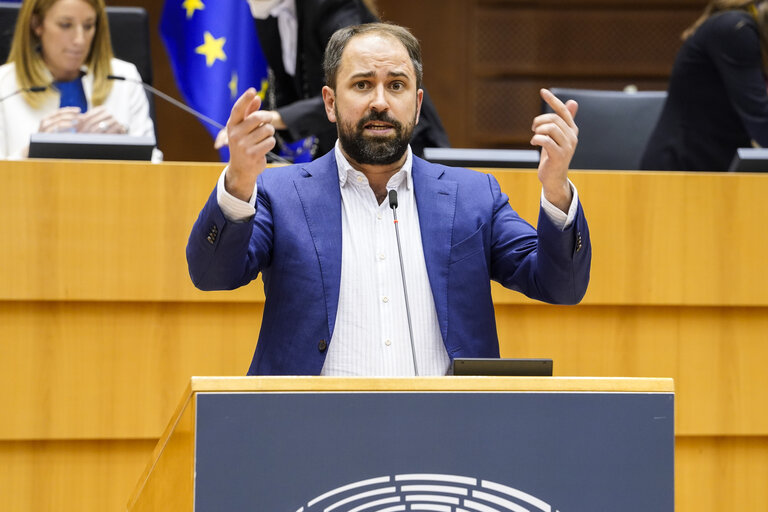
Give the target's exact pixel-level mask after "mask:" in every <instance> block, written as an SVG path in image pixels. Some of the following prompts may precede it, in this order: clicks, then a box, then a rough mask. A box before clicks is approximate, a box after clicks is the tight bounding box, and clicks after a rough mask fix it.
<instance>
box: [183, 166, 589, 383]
mask: <svg viewBox="0 0 768 512" xmlns="http://www.w3.org/2000/svg"><path fill="white" fill-rule="evenodd" d="M412 173H413V174H412V176H413V186H414V193H415V195H416V204H417V207H418V212H419V224H420V226H421V237H422V244H423V247H424V258H425V261H426V266H427V274H428V276H429V282H430V286H431V288H432V295H433V297H434V300H435V307H436V310H437V317H438V321H439V324H440V332H441V334H442V338H443V342H444V343H445V348H446V350H447V351H448V354H449V356H450V357H451V358H453V357H498V356H499V345H498V338H497V334H496V322H495V316H494V308H493V300H492V298H491V285H490V281H491V280H492V279H493V280H495V281H498V282H499V283H501V284H502V285H503V286H505V287H507V288H511V289H513V290H518V291H520V292H522V293H524V294H526V295H528V296H529V297H532V298H534V299H538V300H542V301H545V302H550V303H558V304H574V303H577V302H579V301H580V300H581V298H582V297H583V295H584V293H585V292H586V289H587V283H588V282H589V269H590V261H591V253H592V251H591V246H590V242H589V231H588V228H587V222H586V219H585V218H584V214H583V212H582V210H581V205H579V207H578V214H577V216H576V220H575V221H574V222H573V224H572V225H571V226H570V227H569V228H568V229H566V230H564V231H560V230H559V229H557V228H556V227H555V226H554V225H553V224H552V223H551V221H550V220H549V218H548V217H547V215H546V214H544V213H542V214H540V215H539V222H538V232H537V230H536V229H534V228H533V227H532V226H531V225H530V224H528V223H527V222H525V221H524V220H522V219H521V218H520V217H519V216H518V215H517V213H515V212H514V211H513V210H512V208H511V207H510V205H509V202H508V198H507V196H506V195H505V194H503V193H502V192H501V190H500V188H499V184H498V182H497V181H496V179H495V178H494V177H493V176H492V175H489V174H483V173H479V172H475V171H470V170H468V169H460V168H455V167H445V166H441V165H434V164H431V163H428V162H426V161H424V160H421V159H419V158H416V157H414V159H413V170H412ZM341 244H342V227H341V192H340V189H339V177H338V170H337V167H336V160H335V157H334V152H330V153H328V154H326V155H325V156H323V157H321V158H319V159H318V160H315V161H314V162H311V163H308V164H297V165H292V166H289V167H276V168H270V169H267V170H265V171H264V173H262V174H261V175H260V176H259V179H258V193H257V201H256V215H255V217H254V219H253V221H251V222H245V223H231V222H228V221H227V220H226V219H225V217H224V215H223V214H222V212H221V210H220V208H219V206H218V202H217V200H216V191H215V190H214V191H213V193H212V195H211V196H210V198H209V200H208V202H207V204H206V205H205V207H204V208H203V210H202V211H201V212H200V216H199V218H198V219H197V222H196V223H195V225H194V227H193V228H192V232H191V234H190V237H189V242H188V244H187V261H188V264H189V272H190V275H191V277H192V281H193V282H194V284H195V286H197V287H198V288H200V289H203V290H221V289H233V288H237V287H239V286H243V285H245V284H247V283H249V282H250V281H252V280H253V279H255V278H256V277H257V276H258V274H259V272H261V273H262V276H263V280H264V291H265V294H266V303H265V306H264V315H263V318H262V323H261V332H260V334H259V341H258V344H257V346H256V353H255V354H254V357H253V361H252V363H251V367H250V369H249V371H248V374H249V375H265V374H294V375H316V374H319V373H320V370H321V369H322V367H323V363H324V361H325V354H326V351H327V350H326V349H327V346H328V343H329V341H330V340H331V337H332V336H333V329H334V326H335V323H336V310H337V307H338V302H339V287H340V282H341V264H342V262H341Z"/></svg>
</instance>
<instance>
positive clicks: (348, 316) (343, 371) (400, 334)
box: [322, 142, 450, 376]
mask: <svg viewBox="0 0 768 512" xmlns="http://www.w3.org/2000/svg"><path fill="white" fill-rule="evenodd" d="M335 151H336V163H337V166H338V169H339V185H340V187H341V226H342V235H341V236H342V244H341V247H342V249H341V254H342V256H341V261H342V266H341V289H340V293H339V308H338V312H337V314H336V327H335V328H334V330H333V336H332V337H331V343H330V344H329V345H328V354H327V356H326V358H325V365H324V366H323V371H322V375H368V376H398V375H400V376H408V375H414V367H413V357H412V351H411V342H410V336H409V332H408V318H407V313H406V309H405V298H404V295H403V280H402V278H401V274H400V260H399V258H398V251H397V239H396V237H395V227H394V223H393V219H394V217H393V212H392V209H391V208H390V207H389V201H387V200H385V201H384V202H383V203H382V204H378V203H377V201H376V196H375V195H374V193H373V190H372V189H371V187H370V185H369V184H368V179H367V178H366V177H365V175H364V174H363V173H361V172H359V171H356V170H354V169H353V168H352V166H351V165H350V164H349V162H347V160H346V158H344V155H343V154H342V152H341V150H340V149H339V144H338V142H337V143H336V149H335ZM412 162H413V158H412V156H411V151H410V149H409V150H408V155H407V158H406V161H405V165H403V167H402V169H401V170H400V171H398V172H397V173H395V174H394V175H393V176H392V177H391V178H390V179H389V182H388V183H387V190H390V189H394V190H396V191H397V197H398V208H397V219H398V225H399V229H400V243H401V247H402V251H403V266H404V268H405V278H406V287H407V289H408V301H409V305H410V309H411V320H412V323H413V338H414V342H415V343H414V345H415V350H416V364H417V366H418V372H419V375H445V373H446V371H447V370H448V365H449V363H450V358H449V357H448V353H447V352H446V350H445V345H444V344H443V338H442V336H441V334H440V326H439V324H438V321H437V311H436V310H435V301H434V299H433V298H432V289H431V288H430V286H429V278H428V276H427V266H426V263H425V261H424V251H423V248H422V245H421V231H420V230H419V214H418V211H417V209H416V197H415V195H414V193H413V181H412V179H411V164H412Z"/></svg>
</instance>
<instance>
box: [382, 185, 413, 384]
mask: <svg viewBox="0 0 768 512" xmlns="http://www.w3.org/2000/svg"><path fill="white" fill-rule="evenodd" d="M389 207H390V208H392V216H393V217H394V224H395V237H396V238H397V256H398V257H399V258H400V277H402V279H403V296H404V297H405V314H406V316H407V317H408V334H409V335H410V339H411V356H412V360H413V373H414V374H415V375H416V376H417V377H418V376H419V367H418V366H417V365H416V344H415V343H414V341H413V324H412V323H411V308H410V307H409V306H408V288H406V286H405V267H404V266H403V250H402V248H401V247H400V229H399V228H398V225H397V224H398V222H397V191H396V190H394V189H392V190H390V191H389Z"/></svg>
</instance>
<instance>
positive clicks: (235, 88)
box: [160, 0, 267, 161]
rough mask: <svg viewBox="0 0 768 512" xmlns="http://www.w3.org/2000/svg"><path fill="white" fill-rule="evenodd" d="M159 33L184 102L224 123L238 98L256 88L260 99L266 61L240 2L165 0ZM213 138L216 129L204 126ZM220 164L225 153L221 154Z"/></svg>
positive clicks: (250, 20)
mask: <svg viewBox="0 0 768 512" xmlns="http://www.w3.org/2000/svg"><path fill="white" fill-rule="evenodd" d="M160 34H161V36H162V38H163V41H164V43H165V47H166V50H167V51H168V56H169V57H170V60H171V66H172V68H173V73H174V77H175V78H176V83H177V85H178V87H179V90H180V91H181V93H182V95H183V96H184V100H185V101H186V103H187V104H188V105H189V106H191V107H192V108H194V109H195V110H198V111H200V112H202V113H203V114H205V115H206V116H208V117H210V118H211V119H213V120H215V121H217V122H219V123H221V124H226V122H227V119H228V118H229V112H230V110H231V109H232V106H233V105H234V104H235V101H236V100H237V98H238V97H240V95H241V94H242V93H243V92H244V91H245V90H246V89H247V88H248V87H255V88H256V90H258V91H259V95H260V96H261V98H262V100H263V99H264V94H265V92H266V89H267V63H266V59H265V58H264V54H263V53H262V51H261V46H260V45H259V40H258V38H257V37H256V27H255V25H254V22H253V17H252V16H251V12H250V10H249V8H248V3H247V2H245V1H244V0H166V2H165V5H164V7H163V14H162V19H161V21H160ZM204 124H205V127H206V129H207V130H208V131H209V132H210V133H211V135H212V136H213V137H215V136H216V134H217V133H218V131H219V129H218V128H216V127H214V126H211V125H210V124H208V123H204ZM221 158H222V161H227V160H229V151H228V150H227V149H226V148H224V149H223V150H222V151H221Z"/></svg>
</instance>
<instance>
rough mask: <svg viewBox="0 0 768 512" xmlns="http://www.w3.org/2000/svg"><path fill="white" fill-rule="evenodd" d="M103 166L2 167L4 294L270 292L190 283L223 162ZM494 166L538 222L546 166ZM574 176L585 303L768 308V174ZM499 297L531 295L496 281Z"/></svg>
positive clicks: (252, 295)
mask: <svg viewBox="0 0 768 512" xmlns="http://www.w3.org/2000/svg"><path fill="white" fill-rule="evenodd" d="M104 169H105V166H104V164H103V163H98V162H91V163H78V164H77V165H76V166H71V165H68V164H67V163H66V162H48V163H45V164H42V163H39V162H34V161H24V162H7V163H6V164H5V165H4V166H2V168H0V182H2V183H4V184H5V186H4V192H5V194H6V198H7V199H6V205H7V208H8V209H9V210H8V211H9V212H12V213H11V214H9V216H10V217H11V218H18V219H24V229H21V230H18V231H17V232H16V233H15V235H14V241H13V243H10V244H8V245H7V246H6V249H5V250H4V251H2V252H0V283H3V286H2V287H0V299H6V300H62V299H67V300H95V299H98V300H116V301H126V300H129V301H130V300H148V301H187V300H191V301H225V302H226V301H241V300H263V290H262V287H261V285H260V284H258V283H254V285H253V286H249V287H245V288H243V289H240V290H238V291H235V292H215V293H203V292H200V291H198V290H196V289H195V288H194V287H193V286H192V284H191V282H190V280H189V276H188V273H187V268H186V259H185V246H186V242H187V237H188V234H189V230H190V227H191V225H192V223H193V222H194V220H195V218H196V217H197V214H198V212H199V209H200V208H201V207H202V205H203V204H204V202H205V199H206V198H207V197H208V195H209V194H210V191H211V190H212V189H213V186H214V184H215V182H216V178H217V177H218V175H219V173H220V172H221V166H220V165H219V164H211V165H190V166H185V165H182V164H163V165H161V166H155V165H150V164H136V163H134V164H129V163H116V164H111V165H109V166H108V171H106V170H104ZM496 176H497V177H498V179H499V182H500V184H501V186H502V189H503V190H505V191H508V193H509V196H510V200H511V203H512V205H513V206H514V207H515V208H516V209H517V210H518V211H519V212H520V214H521V216H522V217H523V218H525V219H528V220H529V221H530V222H532V223H535V222H536V220H537V214H538V199H539V194H540V184H539V182H538V180H537V177H536V173H535V172H534V171H518V172H508V171H498V172H497V173H496ZM572 179H573V181H574V183H575V184H576V186H577V187H578V190H579V194H580V196H581V200H582V204H583V205H584V207H585V210H586V212H587V218H588V220H589V224H590V227H591V233H592V240H593V244H594V247H595V251H594V260H593V268H592V281H591V283H590V288H589V291H588V292H587V296H586V297H585V299H584V303H585V304H616V305H618V304H624V305H635V304H648V305H660V304H679V305H712V306H714V305H734V306H736V305H768V286H764V285H763V283H762V282H761V281H760V280H759V279H756V276H761V275H762V273H763V269H764V255H765V254H768V239H766V238H765V237H760V236H754V233H755V232H756V231H755V229H757V228H756V227H754V225H753V224H752V223H751V222H744V221H742V220H741V219H759V218H766V217H767V216H768V204H767V203H766V202H765V201H763V197H764V194H765V193H766V189H768V175H757V174H754V175H743V174H742V175H735V174H727V173H721V174H707V173H668V174H663V173H643V172H616V173H600V172H586V171H580V172H574V173H572ZM148 183H152V184H153V186H151V187H150V186H148V185H147V184H148ZM39 205H47V208H43V209H42V210H41V209H40V208H39ZM84 261H87V262H89V263H88V264H87V265H83V264H82V262H84ZM617 262H620V263H621V264H617ZM683 266H685V272H681V271H680V269H681V268H682V267H683ZM39 268H45V269H46V272H45V273H41V272H39V271H38V269H39ZM495 299H496V300H497V301H499V302H500V303H518V304H522V303H529V302H530V301H528V300H527V299H525V298H524V297H522V296H521V295H520V294H517V293H514V292H510V291H504V290H501V289H500V288H498V287H497V288H495Z"/></svg>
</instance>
